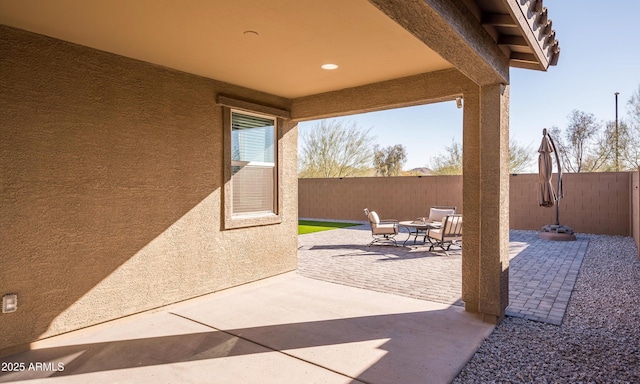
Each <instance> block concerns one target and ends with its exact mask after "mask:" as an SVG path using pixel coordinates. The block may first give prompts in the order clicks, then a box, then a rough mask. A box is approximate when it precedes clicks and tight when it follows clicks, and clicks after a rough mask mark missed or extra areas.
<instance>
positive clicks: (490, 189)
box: [462, 84, 509, 323]
mask: <svg viewBox="0 0 640 384" xmlns="http://www.w3.org/2000/svg"><path fill="white" fill-rule="evenodd" d="M463 124H464V129H463V151H464V152H463V161H464V164H463V167H464V172H463V208H464V211H463V212H464V238H463V241H464V243H463V249H462V300H463V301H464V302H465V309H466V310H467V311H470V312H477V313H480V314H482V318H483V320H484V321H487V322H491V323H497V322H499V321H500V320H502V318H503V317H504V312H505V309H506V307H507V306H508V304H509V161H508V160H509V87H508V86H507V85H502V84H491V85H487V86H480V87H478V92H468V93H465V94H464V120H463Z"/></svg>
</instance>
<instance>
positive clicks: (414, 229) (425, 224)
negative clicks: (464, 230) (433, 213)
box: [398, 219, 442, 247]
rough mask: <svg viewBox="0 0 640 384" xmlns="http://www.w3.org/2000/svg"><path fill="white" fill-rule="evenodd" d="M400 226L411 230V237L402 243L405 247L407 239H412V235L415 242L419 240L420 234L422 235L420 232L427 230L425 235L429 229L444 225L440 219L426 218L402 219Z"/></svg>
mask: <svg viewBox="0 0 640 384" xmlns="http://www.w3.org/2000/svg"><path fill="white" fill-rule="evenodd" d="M398 226H400V227H404V228H406V229H407V231H409V237H407V239H406V240H405V241H404V242H403V243H402V246H403V247H404V245H405V244H406V243H407V241H409V239H411V236H413V244H415V243H416V241H417V240H418V235H420V232H425V236H426V231H427V230H429V229H435V228H440V227H441V226H442V223H441V222H439V221H429V220H428V219H424V220H413V221H401V222H399V223H398Z"/></svg>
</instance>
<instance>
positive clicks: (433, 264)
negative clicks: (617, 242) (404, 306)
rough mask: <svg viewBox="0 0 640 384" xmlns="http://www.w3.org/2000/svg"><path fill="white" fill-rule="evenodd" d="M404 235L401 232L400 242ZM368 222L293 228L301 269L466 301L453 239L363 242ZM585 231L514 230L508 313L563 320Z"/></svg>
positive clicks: (323, 276)
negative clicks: (563, 235) (545, 235)
mask: <svg viewBox="0 0 640 384" xmlns="http://www.w3.org/2000/svg"><path fill="white" fill-rule="evenodd" d="M406 237H407V234H406V233H401V234H400V235H399V236H398V239H399V240H400V241H399V244H402V241H404V240H405V239H406ZM370 240H371V231H370V230H369V226H368V224H364V225H358V226H355V227H348V228H341V229H335V230H330V231H324V232H317V233H311V234H307V235H301V236H298V273H300V274H301V275H302V276H306V277H310V278H314V279H319V280H324V281H329V282H333V283H338V284H344V285H349V286H353V287H358V288H364V289H370V290H373V291H379V292H385V293H393V294H397V295H402V296H408V297H413V298H418V299H423V300H430V301H435V302H439V303H444V304H452V305H463V302H462V300H461V295H462V288H461V282H462V272H461V271H462V264H461V263H462V252H461V250H460V249H459V248H457V247H452V248H451V250H450V251H449V252H448V255H446V254H445V253H444V252H439V251H434V252H427V249H428V246H424V245H421V244H420V243H419V244H416V245H413V244H412V242H407V247H394V246H386V245H373V246H370V247H368V246H367V244H368V243H369V241H370ZM588 243H589V241H588V239H587V238H585V237H582V236H578V240H577V241H574V242H552V241H545V240H540V239H539V238H538V236H537V233H536V232H533V231H511V233H510V247H509V257H510V265H509V276H510V278H509V302H510V305H509V307H508V308H507V315H509V316H517V317H524V318H527V319H530V320H536V321H541V322H546V323H551V324H560V323H561V322H562V318H563V316H564V312H565V309H566V307H567V304H568V302H569V298H570V296H571V291H572V290H573V285H574V283H575V281H576V278H577V276H578V270H579V269H580V265H581V264H582V259H583V257H584V254H585V252H586V250H587V246H588Z"/></svg>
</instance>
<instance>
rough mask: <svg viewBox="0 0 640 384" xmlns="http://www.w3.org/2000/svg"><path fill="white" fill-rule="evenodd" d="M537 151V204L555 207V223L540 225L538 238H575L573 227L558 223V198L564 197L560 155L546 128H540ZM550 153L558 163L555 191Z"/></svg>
mask: <svg viewBox="0 0 640 384" xmlns="http://www.w3.org/2000/svg"><path fill="white" fill-rule="evenodd" d="M554 152H555V153H554ZM538 153H539V156H538V204H540V206H541V207H546V208H550V207H553V206H554V205H555V207H556V221H555V224H550V225H545V226H544V227H542V229H541V230H540V238H543V239H546V240H563V241H571V240H575V239H576V237H575V235H574V234H573V229H571V227H567V226H564V225H560V207H559V203H560V198H561V197H564V191H563V188H562V166H561V165H560V156H558V151H557V149H556V146H555V144H554V143H553V139H552V138H551V136H550V135H549V133H548V132H547V130H546V129H544V130H542V143H541V144H540V148H539V149H538ZM552 153H554V155H555V158H556V163H557V165H558V189H557V190H555V191H554V189H553V185H552V184H551V177H552V176H553V159H552V158H551V154H552Z"/></svg>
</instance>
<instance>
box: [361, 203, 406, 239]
mask: <svg viewBox="0 0 640 384" xmlns="http://www.w3.org/2000/svg"><path fill="white" fill-rule="evenodd" d="M364 214H365V215H367V219H368V220H369V224H370V225H371V236H372V237H373V240H372V241H371V242H370V243H369V244H368V245H367V247H368V246H370V245H371V244H374V243H379V242H389V243H393V244H394V245H395V246H396V247H397V246H398V243H397V242H396V239H395V237H396V235H397V234H398V228H399V227H398V220H390V219H385V220H380V217H379V216H378V214H377V213H376V211H369V209H368V208H365V209H364Z"/></svg>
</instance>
